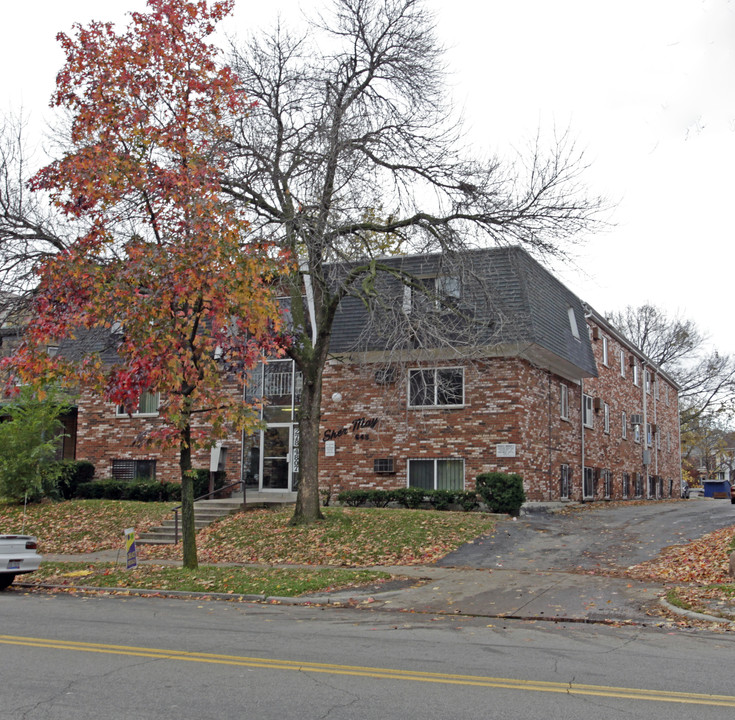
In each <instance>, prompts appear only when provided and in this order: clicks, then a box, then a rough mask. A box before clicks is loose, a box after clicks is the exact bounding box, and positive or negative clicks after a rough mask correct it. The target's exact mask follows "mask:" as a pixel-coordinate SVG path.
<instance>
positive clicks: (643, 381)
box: [641, 360, 651, 499]
mask: <svg viewBox="0 0 735 720" xmlns="http://www.w3.org/2000/svg"><path fill="white" fill-rule="evenodd" d="M646 372H647V370H646V361H645V360H642V361H641V388H642V389H643V432H642V433H641V435H642V440H643V456H642V457H641V460H642V462H643V476H644V477H645V478H646V498H647V499H650V494H651V480H650V478H649V476H648V467H649V466H648V465H647V464H646V452H647V451H648V401H647V399H646V395H647V394H648V393H647V391H646ZM648 462H649V464H650V462H651V456H650V454H649V456H648Z"/></svg>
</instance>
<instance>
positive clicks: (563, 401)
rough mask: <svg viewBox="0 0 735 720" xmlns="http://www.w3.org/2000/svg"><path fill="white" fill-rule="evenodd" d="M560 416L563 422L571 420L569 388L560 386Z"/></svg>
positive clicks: (563, 385)
mask: <svg viewBox="0 0 735 720" xmlns="http://www.w3.org/2000/svg"><path fill="white" fill-rule="evenodd" d="M559 415H560V417H561V419H562V420H569V387H568V386H567V385H565V384H564V383H560V384H559Z"/></svg>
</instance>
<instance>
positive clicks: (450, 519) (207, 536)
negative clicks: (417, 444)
mask: <svg viewBox="0 0 735 720" xmlns="http://www.w3.org/2000/svg"><path fill="white" fill-rule="evenodd" d="M323 511H324V515H325V520H324V521H323V522H319V523H317V524H316V525H314V526H306V527H291V526H290V525H289V524H288V522H289V520H290V518H291V515H292V511H291V510H279V511H273V510H255V511H250V512H246V513H238V514H237V515H231V516H230V517H227V518H225V519H223V520H221V521H220V522H218V523H215V524H214V525H210V526H209V527H208V528H206V529H204V530H203V531H202V532H200V533H199V534H198V536H197V549H198V553H199V560H200V562H203V563H216V562H244V563H268V564H299V565H341V566H348V567H364V566H371V565H419V564H424V563H432V562H434V561H435V560H438V559H439V558H441V557H443V556H444V555H446V554H447V553H449V552H451V551H452V550H454V549H456V548H457V547H459V546H460V545H462V544H463V543H465V542H468V541H470V540H472V539H473V538H475V537H477V536H478V535H482V534H484V533H487V532H489V531H490V530H491V529H492V528H493V527H494V523H495V521H494V519H493V518H490V517H488V516H487V515H482V514H481V513H464V512H439V511H432V510H394V509H387V508H324V510H323ZM146 553H147V554H148V555H149V556H151V557H168V558H173V557H178V556H179V553H180V550H179V549H178V548H171V547H167V548H150V549H147V550H146Z"/></svg>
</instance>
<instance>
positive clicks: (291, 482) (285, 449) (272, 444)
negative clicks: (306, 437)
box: [260, 425, 298, 490]
mask: <svg viewBox="0 0 735 720" xmlns="http://www.w3.org/2000/svg"><path fill="white" fill-rule="evenodd" d="M297 434H298V428H295V427H294V426H293V425H269V426H268V428H267V429H265V430H263V433H262V436H261V438H262V444H261V447H262V448H263V454H262V462H263V467H262V470H261V473H260V477H261V478H262V480H261V485H260V487H261V489H262V490H295V489H296V484H297V478H298V442H295V440H296V437H297ZM295 436H296V437H295Z"/></svg>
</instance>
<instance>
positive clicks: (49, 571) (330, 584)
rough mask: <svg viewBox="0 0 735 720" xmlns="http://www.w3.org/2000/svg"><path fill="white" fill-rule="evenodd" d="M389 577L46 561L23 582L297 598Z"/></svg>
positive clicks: (330, 570)
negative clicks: (131, 567)
mask: <svg viewBox="0 0 735 720" xmlns="http://www.w3.org/2000/svg"><path fill="white" fill-rule="evenodd" d="M390 577H391V576H390V575H389V574H388V573H383V572H373V571H370V570H346V569H342V568H324V569H322V568H306V569H305V568H270V567H257V568H253V567H233V566H213V565H204V566H200V567H199V568H197V569H196V570H184V569H183V568H181V567H172V566H165V565H139V566H138V567H137V568H133V569H131V570H126V569H125V568H124V567H122V566H120V565H113V564H112V563H97V564H94V565H90V564H89V563H55V562H45V563H43V565H42V566H41V569H40V570H39V571H38V572H35V573H31V574H29V575H25V576H23V577H22V578H20V581H22V582H32V583H49V584H54V585H64V586H66V587H68V588H76V587H80V586H88V587H105V588H142V589H150V590H156V591H162V590H180V591H183V592H203V593H215V592H216V593H232V594H244V595H268V596H273V595H276V596H283V597H295V596H298V595H303V594H306V593H313V592H318V591H325V590H337V589H342V588H348V587H355V586H360V585H364V584H366V583H375V582H381V581H384V580H388V579H390Z"/></svg>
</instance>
